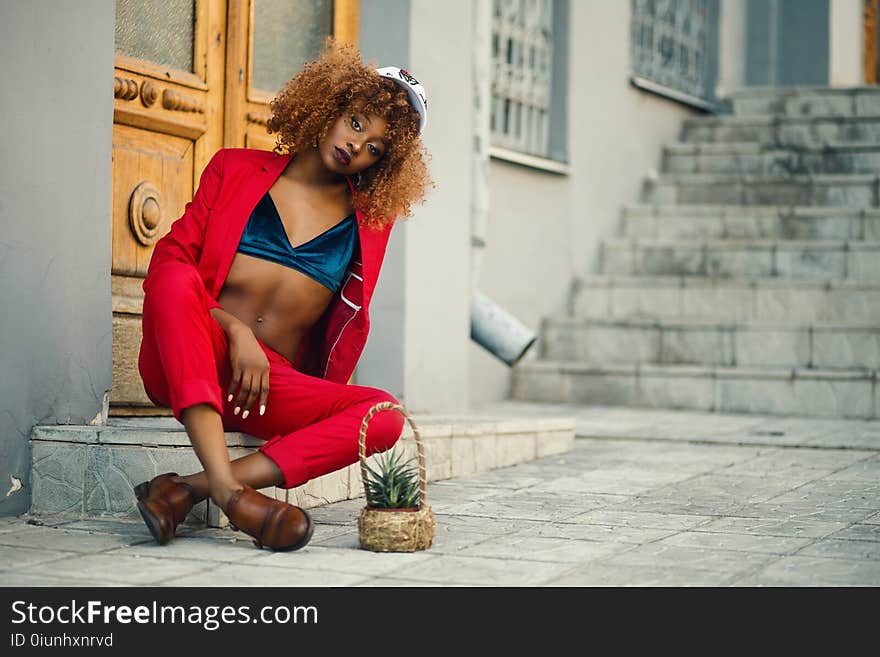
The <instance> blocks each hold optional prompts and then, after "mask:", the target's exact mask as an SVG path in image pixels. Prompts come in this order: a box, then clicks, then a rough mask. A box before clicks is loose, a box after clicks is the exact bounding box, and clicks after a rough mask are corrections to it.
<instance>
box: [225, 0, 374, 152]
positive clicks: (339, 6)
mask: <svg viewBox="0 0 880 657" xmlns="http://www.w3.org/2000/svg"><path fill="white" fill-rule="evenodd" d="M357 29H358V0H335V2H334V1H333V0H309V1H307V2H291V0H242V1H241V2H233V3H231V4H230V6H229V39H228V44H227V50H226V70H227V77H226V106H225V110H226V117H225V121H224V131H223V135H224V143H225V144H226V145H227V146H241V147H245V148H262V149H265V150H272V148H273V147H274V146H275V139H274V135H270V134H268V133H267V132H266V122H267V121H268V119H269V101H270V100H272V98H273V97H274V96H275V94H276V93H277V92H278V91H279V90H280V89H281V86H282V85H283V84H284V83H285V82H287V81H288V80H289V79H290V78H291V76H293V75H294V74H295V73H296V72H297V71H298V70H300V68H302V65H303V64H304V63H306V62H307V61H310V60H313V59H314V58H315V57H317V55H318V53H319V52H320V49H321V46H322V45H323V41H324V38H325V37H326V36H327V35H328V34H333V35H334V36H335V37H336V38H337V39H338V40H339V41H345V42H348V43H354V44H357Z"/></svg>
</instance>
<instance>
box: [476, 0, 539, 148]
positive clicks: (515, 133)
mask: <svg viewBox="0 0 880 657" xmlns="http://www.w3.org/2000/svg"><path fill="white" fill-rule="evenodd" d="M552 7H553V0H493V8H492V112H491V119H490V129H491V132H492V144H493V145H495V146H500V147H503V148H509V149H511V150H515V151H519V152H522V153H529V154H532V155H539V156H542V157H546V156H547V155H548V152H549V144H550V92H551V73H552V70H553V27H552V26H553V8H552Z"/></svg>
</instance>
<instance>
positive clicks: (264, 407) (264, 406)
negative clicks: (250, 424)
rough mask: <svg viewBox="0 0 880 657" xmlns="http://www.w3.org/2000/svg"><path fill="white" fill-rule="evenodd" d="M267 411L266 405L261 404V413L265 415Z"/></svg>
mask: <svg viewBox="0 0 880 657" xmlns="http://www.w3.org/2000/svg"><path fill="white" fill-rule="evenodd" d="M265 412H266V405H265V404H260V415H263V414H264V413H265Z"/></svg>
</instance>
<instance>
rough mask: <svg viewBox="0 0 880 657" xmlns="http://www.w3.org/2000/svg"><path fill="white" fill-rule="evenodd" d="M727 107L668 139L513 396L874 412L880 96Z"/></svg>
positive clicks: (842, 93)
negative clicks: (596, 269)
mask: <svg viewBox="0 0 880 657" xmlns="http://www.w3.org/2000/svg"><path fill="white" fill-rule="evenodd" d="M731 102H732V107H733V113H732V114H731V115H723V116H709V117H695V118H691V119H688V120H687V121H686V122H685V125H684V130H683V133H682V141H681V142H680V143H676V144H671V145H669V146H667V147H666V148H665V149H664V152H663V155H662V169H661V173H660V175H659V176H657V177H656V178H655V179H652V180H647V181H646V183H645V186H644V191H643V202H642V204H640V205H635V206H631V207H626V208H624V210H623V221H622V234H621V236H620V237H619V238H615V239H610V240H607V241H605V242H604V243H603V245H602V250H601V259H600V272H601V273H600V274H598V275H595V276H590V277H587V278H586V279H584V280H582V281H580V282H579V283H578V285H577V286H576V288H575V291H574V293H573V295H574V298H573V299H572V304H571V307H572V314H571V315H570V316H566V317H549V318H546V319H545V320H544V322H543V326H542V340H541V341H540V342H541V352H540V358H539V359H537V360H531V361H524V362H521V363H520V365H518V366H517V367H516V368H515V370H514V377H513V387H512V397H513V398H514V399H517V400H530V401H544V402H570V403H578V404H602V405H622V406H636V407H654V408H681V409H695V410H704V411H714V412H731V413H761V414H770V415H789V414H797V415H809V416H823V417H840V418H878V417H880V389H878V384H877V369H878V367H880V257H878V256H880V207H878V206H880V189H878V185H880V179H878V173H880V92H878V91H877V90H876V89H875V88H858V89H846V90H835V89H816V88H811V89H787V90H779V89H760V90H757V89H756V90H746V91H743V92H740V93H738V94H737V95H735V96H734V97H733V98H732V100H731Z"/></svg>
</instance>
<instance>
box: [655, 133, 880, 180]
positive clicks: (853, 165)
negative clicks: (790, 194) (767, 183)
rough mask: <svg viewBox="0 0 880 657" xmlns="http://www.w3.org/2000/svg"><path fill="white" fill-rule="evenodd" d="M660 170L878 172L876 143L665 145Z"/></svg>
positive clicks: (878, 146) (878, 145)
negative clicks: (805, 145) (807, 145)
mask: <svg viewBox="0 0 880 657" xmlns="http://www.w3.org/2000/svg"><path fill="white" fill-rule="evenodd" d="M662 170H663V172H664V173H670V174H676V173H710V174H719V173H720V174H727V173H736V174H753V175H791V174H809V173H819V174H822V173H876V172H877V171H880V141H874V142H851V143H846V142H838V143H827V144H825V145H823V146H811V147H803V146H779V145H773V144H767V145H765V144H759V143H756V142H745V143H733V142H731V143H723V142H722V143H712V142H706V143H697V144H688V143H678V144H669V145H667V146H665V147H664V149H663V164H662Z"/></svg>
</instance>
